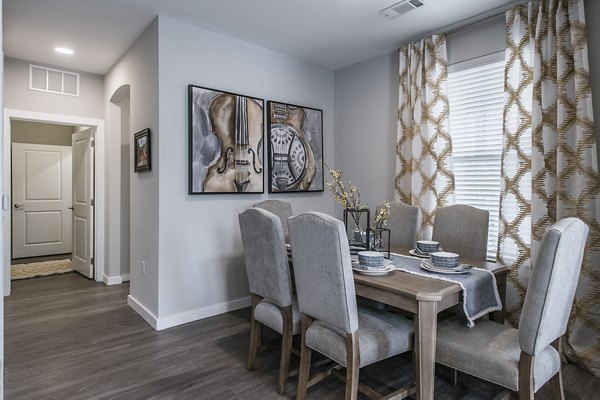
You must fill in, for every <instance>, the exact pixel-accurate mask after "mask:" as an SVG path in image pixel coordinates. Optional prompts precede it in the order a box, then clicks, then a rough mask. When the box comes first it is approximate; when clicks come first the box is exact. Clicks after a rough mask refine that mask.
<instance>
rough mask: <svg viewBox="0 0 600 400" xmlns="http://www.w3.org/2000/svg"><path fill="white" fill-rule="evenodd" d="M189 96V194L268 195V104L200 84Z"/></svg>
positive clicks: (191, 88) (192, 86) (192, 89)
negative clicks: (265, 156)
mask: <svg viewBox="0 0 600 400" xmlns="http://www.w3.org/2000/svg"><path fill="white" fill-rule="evenodd" d="M188 92H189V93H188V95H189V188H188V192H189V193H190V194H200V193H263V192H264V187H263V170H264V168H263V127H264V113H263V110H264V100H262V99H258V98H254V97H249V96H243V95H240V94H236V93H229V92H224V91H220V90H215V89H209V88H204V87H199V86H194V85H189V87H188Z"/></svg>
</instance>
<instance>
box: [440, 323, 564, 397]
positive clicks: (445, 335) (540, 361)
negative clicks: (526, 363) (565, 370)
mask: <svg viewBox="0 0 600 400" xmlns="http://www.w3.org/2000/svg"><path fill="white" fill-rule="evenodd" d="M520 354H521V348H520V347H519V331H518V330H517V329H514V328H511V327H509V326H506V325H502V324H499V323H497V322H493V321H489V320H485V319H480V320H478V321H477V324H476V325H475V326H474V327H473V328H469V327H467V325H466V323H465V321H464V320H463V319H461V318H451V319H447V320H445V321H441V322H440V323H439V325H438V332H437V346H436V362H438V363H440V364H444V365H446V366H448V367H451V368H454V369H457V370H459V371H463V372H466V373H467V374H469V375H473V376H476V377H479V378H481V379H484V380H486V381H489V382H493V383H496V384H498V385H500V386H504V387H506V388H509V389H512V390H518V389H519V356H520ZM559 370H560V356H559V354H558V352H557V351H556V349H555V348H554V347H552V346H547V347H546V348H545V349H543V350H542V351H541V352H540V353H539V354H538V355H537V356H536V357H535V361H534V366H533V373H534V376H533V382H534V391H537V390H538V389H539V388H540V387H542V386H543V385H544V383H546V382H547V381H548V380H550V378H552V377H553V376H554V375H555V374H556V373H557V372H558V371H559Z"/></svg>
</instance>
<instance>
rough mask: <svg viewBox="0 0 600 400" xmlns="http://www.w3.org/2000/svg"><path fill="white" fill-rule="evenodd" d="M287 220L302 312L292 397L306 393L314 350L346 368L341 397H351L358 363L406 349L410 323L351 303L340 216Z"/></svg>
mask: <svg viewBox="0 0 600 400" xmlns="http://www.w3.org/2000/svg"><path fill="white" fill-rule="evenodd" d="M288 222H289V226H290V239H291V243H292V259H293V260H294V277H295V282H296V292H297V295H298V305H299V307H300V312H301V313H302V347H301V355H300V372H299V381H298V394H297V398H298V399H304V398H305V396H306V391H307V388H308V378H309V374H310V363H311V353H312V350H315V351H317V352H319V353H321V354H323V355H325V356H327V357H328V358H330V359H332V360H334V361H335V362H336V363H338V364H340V365H341V366H343V367H346V399H355V398H356V396H357V393H358V392H357V391H358V376H359V368H361V367H363V366H365V365H369V364H371V363H374V362H376V361H379V360H382V359H384V358H388V357H391V356H393V355H396V354H399V353H403V352H405V351H408V350H410V349H411V348H412V342H413V332H414V330H413V324H412V322H410V321H409V320H407V319H406V318H404V317H402V316H399V315H396V314H392V313H389V312H387V311H380V310H375V309H372V308H368V307H367V308H359V307H357V305H356V294H355V288H354V278H353V272H352V266H351V259H350V249H349V247H348V239H347V238H346V231H345V229H344V224H343V223H342V222H341V221H339V220H337V219H335V218H333V217H330V216H328V215H325V214H322V213H317V212H309V213H304V214H300V215H297V216H295V217H292V218H290V219H289V221H288ZM315 380H317V381H318V379H314V378H313V380H312V381H313V382H311V384H314V383H316V382H314V381H315Z"/></svg>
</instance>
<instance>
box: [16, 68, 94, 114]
mask: <svg viewBox="0 0 600 400" xmlns="http://www.w3.org/2000/svg"><path fill="white" fill-rule="evenodd" d="M4 66H5V67H4V82H5V85H4V107H6V108H12V109H16V110H28V111H36V112H44V113H51V114H63V115H72V116H78V117H88V118H98V119H103V118H104V103H103V99H104V84H103V80H104V79H103V77H102V75H97V74H90V73H87V72H79V74H80V77H79V85H80V86H79V96H67V95H64V94H57V93H47V92H40V91H38V90H31V89H29V62H28V61H23V60H17V59H14V58H8V57H7V58H5V60H4ZM48 67H53V66H48ZM53 68H56V67H53ZM57 69H61V68H57ZM74 72H78V71H74Z"/></svg>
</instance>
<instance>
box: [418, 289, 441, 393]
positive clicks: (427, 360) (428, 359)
mask: <svg viewBox="0 0 600 400" xmlns="http://www.w3.org/2000/svg"><path fill="white" fill-rule="evenodd" d="M415 320H416V324H415V342H416V343H415V347H416V355H417V357H416V360H415V362H416V364H417V365H416V367H417V368H416V370H417V376H416V378H417V379H416V380H417V399H418V400H433V390H434V383H435V339H436V334H437V302H435V301H423V300H421V301H419V314H418V315H417V316H416V319H415Z"/></svg>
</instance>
